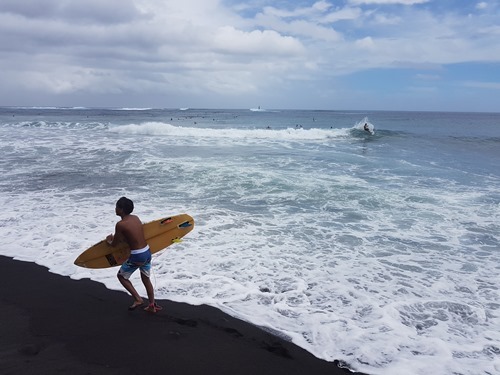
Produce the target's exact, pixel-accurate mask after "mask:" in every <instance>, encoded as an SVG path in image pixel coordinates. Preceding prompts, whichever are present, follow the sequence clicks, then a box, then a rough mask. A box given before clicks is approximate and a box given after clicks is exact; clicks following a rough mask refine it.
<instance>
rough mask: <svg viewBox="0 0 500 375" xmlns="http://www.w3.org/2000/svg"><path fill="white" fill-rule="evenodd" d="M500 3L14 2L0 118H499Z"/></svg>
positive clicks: (2, 28)
mask: <svg viewBox="0 0 500 375" xmlns="http://www.w3.org/2000/svg"><path fill="white" fill-rule="evenodd" d="M499 40H500V0H489V1H474V0H471V1H465V0H457V1H451V0H439V1H438V0H344V1H326V0H321V1H300V0H298V1H297V0H293V1H280V0H277V1H268V0H250V1H235V0H230V1H229V0H226V1H224V0H182V1H178V0H106V1H102V0H37V1H35V0H2V1H1V2H0V78H1V82H2V85H0V105H3V106H88V107H95V106H98V107H154V108H178V107H191V108H195V107H196V108H253V107H257V106H261V107H263V108H270V109H271V108H273V109H288V108H291V109H331V110H345V109H359V110H364V109H371V110H428V111H490V112H500V99H498V98H500V43H499V42H498V41H499Z"/></svg>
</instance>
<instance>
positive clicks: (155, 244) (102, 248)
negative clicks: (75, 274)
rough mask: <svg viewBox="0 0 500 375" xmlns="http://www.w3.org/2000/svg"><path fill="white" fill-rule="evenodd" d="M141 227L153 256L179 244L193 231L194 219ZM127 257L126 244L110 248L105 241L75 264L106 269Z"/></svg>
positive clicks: (172, 219)
mask: <svg viewBox="0 0 500 375" xmlns="http://www.w3.org/2000/svg"><path fill="white" fill-rule="evenodd" d="M143 227H144V237H145V238H146V242H147V243H148V245H149V248H150V250H151V253H153V254H154V253H157V252H158V251H160V250H163V249H164V248H166V247H168V246H170V245H172V244H173V243H175V242H180V239H181V238H182V237H184V236H185V235H186V234H188V233H189V232H191V231H192V230H193V228H194V219H193V218H192V217H191V216H189V215H187V214H181V215H176V216H171V217H167V218H163V219H158V220H154V221H151V222H149V223H146V224H144V225H143ZM129 256H130V248H129V247H128V245H127V244H126V243H124V242H123V243H120V244H118V245H117V246H115V247H112V246H110V245H109V244H108V243H107V242H106V240H102V241H101V242H99V243H96V244H95V245H94V246H92V247H90V248H88V249H87V250H85V251H84V252H83V253H81V254H80V256H79V257H78V258H76V260H75V264H76V265H77V266H80V267H85V268H108V267H114V266H119V265H121V264H123V262H125V261H126V260H127V259H128V257H129Z"/></svg>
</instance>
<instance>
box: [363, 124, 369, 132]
mask: <svg viewBox="0 0 500 375" xmlns="http://www.w3.org/2000/svg"><path fill="white" fill-rule="evenodd" d="M363 129H365V130H366V131H367V132H369V131H370V127H369V126H368V123H367V122H365V126H363Z"/></svg>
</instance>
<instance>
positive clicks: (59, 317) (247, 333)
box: [0, 256, 352, 375]
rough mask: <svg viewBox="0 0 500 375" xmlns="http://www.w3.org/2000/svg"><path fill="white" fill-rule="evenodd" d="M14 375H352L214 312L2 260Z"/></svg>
mask: <svg viewBox="0 0 500 375" xmlns="http://www.w3.org/2000/svg"><path fill="white" fill-rule="evenodd" d="M0 269H1V270H2V271H1V272H0V281H1V282H0V288H1V292H0V296H1V304H2V307H1V308H0V322H1V323H0V368H2V374H4V375H17V374H23V375H30V374H38V375H40V374H42V375H43V374H51V375H52V374H55V373H61V374H65V373H68V374H69V373H71V374H73V375H83V374H93V375H99V374H107V375H110V374H111V375H114V374H122V375H126V374H174V375H175V374H182V375H194V374H200V375H201V374H203V375H206V374H218V375H225V374H228V375H229V374H231V375H235V374H238V375H246V374H248V375H250V374H252V375H253V374H258V375H266V374H272V375H277V374H286V375H293V374H297V375H299V374H300V375H304V374H311V375H321V374H325V375H326V374H328V375H341V374H342V375H346V374H352V372H350V371H348V370H345V369H342V368H339V367H338V366H337V363H334V362H327V361H323V360H321V359H318V358H316V357H314V356H313V355H312V354H310V353H309V352H307V351H305V350H303V349H301V348H299V347H297V346H296V345H294V344H292V343H290V342H287V341H286V340H283V339H281V338H279V337H276V336H274V335H271V334H270V333H267V332H265V331H263V330H262V329H260V328H258V327H256V326H253V325H251V324H249V323H246V322H243V321H241V320H238V319H235V318H233V317H231V316H229V315H227V314H225V313H223V312H221V311H220V310H218V309H215V308H212V307H209V306H191V305H187V304H182V303H175V302H171V301H166V300H160V301H158V303H159V304H160V305H162V306H163V310H162V311H161V312H159V313H157V314H150V313H146V312H144V311H142V310H141V309H136V310H134V311H128V309H127V306H128V305H129V304H130V301H131V299H130V297H129V296H128V295H127V294H126V293H123V292H119V291H112V290H108V289H106V288H105V287H104V285H102V284H100V283H97V282H93V281H90V280H87V279H86V280H72V279H70V278H69V277H64V276H60V275H56V274H53V273H50V272H48V270H47V269H46V268H45V267H41V266H38V265H36V264H34V263H28V262H20V261H16V260H13V259H11V258H8V257H4V256H0Z"/></svg>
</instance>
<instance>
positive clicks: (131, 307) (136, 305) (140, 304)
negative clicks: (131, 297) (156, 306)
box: [128, 301, 144, 310]
mask: <svg viewBox="0 0 500 375" xmlns="http://www.w3.org/2000/svg"><path fill="white" fill-rule="evenodd" d="M142 305H144V302H143V301H135V302H134V303H133V304H131V305H130V306H129V307H128V309H129V310H135V309H136V308H137V307H139V306H142Z"/></svg>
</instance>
